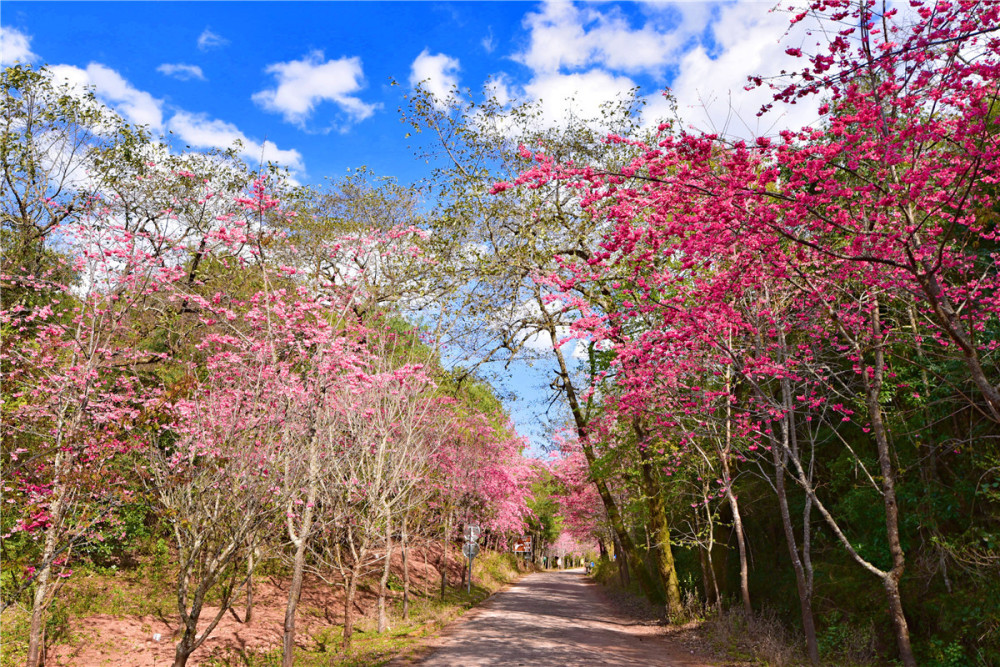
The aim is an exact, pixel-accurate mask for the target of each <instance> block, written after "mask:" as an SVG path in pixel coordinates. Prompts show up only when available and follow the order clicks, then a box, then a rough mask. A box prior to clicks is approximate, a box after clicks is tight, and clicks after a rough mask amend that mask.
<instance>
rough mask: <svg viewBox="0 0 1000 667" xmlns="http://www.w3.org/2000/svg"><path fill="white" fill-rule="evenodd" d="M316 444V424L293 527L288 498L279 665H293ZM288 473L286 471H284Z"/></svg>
mask: <svg viewBox="0 0 1000 667" xmlns="http://www.w3.org/2000/svg"><path fill="white" fill-rule="evenodd" d="M319 473H320V468H319V443H318V442H317V438H316V431H315V427H313V429H312V432H311V433H310V435H309V480H308V481H309V489H308V491H307V493H306V502H305V507H304V508H303V511H302V523H301V525H300V526H299V528H298V530H297V531H296V529H295V520H294V515H293V512H292V504H291V503H292V501H291V500H289V501H288V503H289V506H288V511H287V512H286V516H287V526H286V527H287V529H288V536H289V538H290V539H291V540H292V544H294V545H295V561H294V566H293V568H292V583H291V585H290V586H289V587H288V604H287V606H286V607H285V624H284V628H283V630H284V634H283V636H282V639H281V665H282V667H292V664H293V663H294V661H295V609H296V607H298V604H299V597H300V596H301V595H302V579H303V573H304V571H305V565H306V549H307V548H308V546H309V540H310V539H311V538H312V528H313V512H314V511H315V510H314V507H315V506H316V499H317V497H318V495H319ZM286 474H287V473H286Z"/></svg>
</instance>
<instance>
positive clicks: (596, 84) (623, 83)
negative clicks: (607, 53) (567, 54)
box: [524, 69, 635, 126]
mask: <svg viewBox="0 0 1000 667" xmlns="http://www.w3.org/2000/svg"><path fill="white" fill-rule="evenodd" d="M634 87H635V82H634V81H632V79H630V78H628V77H627V76H615V75H613V74H610V73H608V72H605V71H603V70H599V69H593V70H590V71H588V72H582V73H576V74H558V73H550V74H543V75H540V76H536V77H535V78H533V79H532V80H531V81H530V82H528V84H527V85H525V86H524V94H525V96H526V98H527V99H530V100H534V101H536V102H537V103H538V105H539V107H540V110H541V112H542V117H541V121H542V123H543V124H545V125H548V126H555V125H558V124H560V123H564V122H566V120H567V119H569V118H575V119H577V120H584V121H593V120H598V119H600V117H601V108H602V105H604V104H606V103H608V102H612V101H614V100H617V99H624V98H625V97H626V96H627V95H628V94H629V91H630V90H631V89H632V88H634Z"/></svg>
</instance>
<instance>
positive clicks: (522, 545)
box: [514, 537, 531, 554]
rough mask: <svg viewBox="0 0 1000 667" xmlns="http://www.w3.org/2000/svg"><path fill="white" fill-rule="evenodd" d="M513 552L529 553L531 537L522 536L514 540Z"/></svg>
mask: <svg viewBox="0 0 1000 667" xmlns="http://www.w3.org/2000/svg"><path fill="white" fill-rule="evenodd" d="M514 553H516V554H530V553H531V538H530V537H522V538H520V539H518V540H516V541H515V542H514Z"/></svg>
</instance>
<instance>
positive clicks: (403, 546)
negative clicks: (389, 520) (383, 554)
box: [399, 514, 410, 621]
mask: <svg viewBox="0 0 1000 667" xmlns="http://www.w3.org/2000/svg"><path fill="white" fill-rule="evenodd" d="M406 519H407V515H406V514H404V515H403V527H402V530H401V531H400V535H399V548H400V550H401V554H402V556H403V620H404V621H408V620H410V560H409V553H408V550H407V543H406V537H407V536H406Z"/></svg>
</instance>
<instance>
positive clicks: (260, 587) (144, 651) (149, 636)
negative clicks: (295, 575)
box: [47, 544, 462, 667]
mask: <svg viewBox="0 0 1000 667" xmlns="http://www.w3.org/2000/svg"><path fill="white" fill-rule="evenodd" d="M449 553H450V555H449V567H448V570H449V572H448V578H449V582H450V583H452V584H457V582H458V581H459V580H460V579H461V576H462V563H461V560H460V559H461V552H460V551H458V550H457V549H455V550H454V551H452V550H449ZM409 555H410V558H409V561H410V562H409V572H410V581H411V584H410V585H411V593H412V594H413V595H415V596H419V595H434V594H436V592H437V591H438V590H439V587H440V581H441V575H440V572H439V570H438V568H437V565H438V564H439V562H440V557H441V547H440V544H437V545H434V544H431V545H422V546H420V547H416V548H413V549H411V551H410V554H409ZM391 568H392V580H394V581H395V582H396V583H397V584H398V585H397V586H394V587H396V588H398V587H399V586H401V583H400V582H402V579H403V576H402V558H401V555H400V553H399V551H398V550H397V551H395V552H394V554H393V558H392V564H391ZM287 584H288V582H287V580H283V579H282V578H278V577H273V576H270V577H266V578H262V579H258V580H257V581H256V582H255V583H254V606H253V614H252V616H251V620H250V622H248V623H244V622H241V620H239V619H242V618H244V617H245V605H244V604H243V600H244V595H243V594H242V593H240V594H239V595H238V596H237V601H236V602H235V603H234V606H233V607H234V608H233V612H230V613H226V614H225V616H223V618H222V620H221V621H220V622H219V625H218V626H216V628H215V630H213V632H212V635H211V636H210V637H209V639H208V640H206V641H205V643H204V644H203V645H202V646H201V647H200V648H199V649H198V650H197V651H195V653H194V654H193V655H192V656H191V659H190V660H189V662H188V664H189V665H198V664H201V663H203V662H205V661H208V660H210V659H211V658H212V657H213V656H216V657H218V656H223V655H226V656H232V655H233V654H236V655H242V656H247V655H249V654H252V653H258V652H267V651H271V650H274V649H277V648H279V647H280V646H281V640H282V626H283V623H284V616H285V606H286V604H287V601H288V586H287ZM115 585H116V586H118V585H119V584H118V583H117V582H116V584H115ZM67 588H68V589H69V590H64V593H65V594H72V586H68V587H67ZM127 593H128V594H131V595H151V594H152V591H151V590H149V589H148V588H147V589H146V590H143V587H142V586H129V587H128V591H127ZM158 593H159V594H160V595H161V596H162V591H159V592H158ZM389 595H390V598H391V601H390V604H392V601H395V600H398V599H400V598H401V597H402V592H401V590H390V591H389ZM376 598H377V577H375V578H374V579H369V580H367V581H366V582H365V583H364V584H363V585H361V586H359V589H358V593H357V596H356V598H355V605H354V613H355V614H356V615H355V622H357V621H358V619H359V618H360V617H369V618H371V617H374V616H375V615H376ZM344 600H345V594H344V589H343V587H342V586H338V585H331V584H329V583H326V582H324V581H322V580H321V579H319V578H318V577H316V576H307V577H306V580H305V583H304V585H303V591H302V598H301V600H300V602H299V606H298V613H297V615H296V643H297V644H298V645H299V646H301V647H302V648H306V649H309V650H318V649H323V648H324V646H322V645H323V644H324V643H329V644H336V643H337V642H338V641H339V639H340V634H339V628H337V629H336V631H331V627H332V626H341V625H343V622H344ZM218 610H219V608H218V607H206V608H205V610H204V611H203V613H202V615H201V622H200V624H199V630H201V628H204V627H207V626H208V624H209V622H210V620H211V619H212V618H214V616H215V614H216V613H217V612H218ZM182 630H183V629H182V626H181V624H180V621H179V616H178V613H177V611H176V609H175V608H174V607H173V606H171V607H170V608H169V609H164V608H163V607H162V606H161V611H160V613H158V614H151V615H145V616H125V617H118V616H112V615H104V614H102V615H93V616H84V617H80V618H71V619H70V625H69V633H68V635H69V636H68V641H65V642H64V643H62V644H57V645H55V646H49V647H48V651H47V664H49V665H109V666H116V667H118V666H120V667H154V666H157V665H159V666H162V665H169V664H170V663H171V662H172V661H173V657H174V645H175V642H176V640H177V639H179V638H180V636H181V632H182ZM333 649H335V647H331V649H330V650H333Z"/></svg>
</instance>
